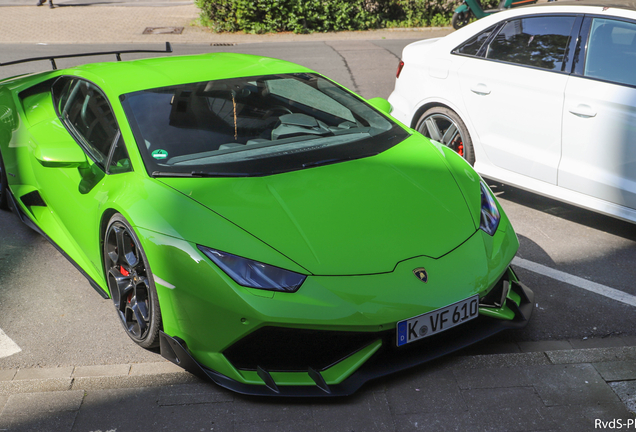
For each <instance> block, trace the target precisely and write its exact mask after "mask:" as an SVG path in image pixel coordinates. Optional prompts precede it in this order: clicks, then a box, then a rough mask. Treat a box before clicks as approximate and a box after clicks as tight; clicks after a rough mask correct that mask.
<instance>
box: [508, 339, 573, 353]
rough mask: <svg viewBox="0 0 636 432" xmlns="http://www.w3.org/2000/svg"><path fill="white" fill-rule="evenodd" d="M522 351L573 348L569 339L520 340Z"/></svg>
mask: <svg viewBox="0 0 636 432" xmlns="http://www.w3.org/2000/svg"><path fill="white" fill-rule="evenodd" d="M518 344H519V348H520V349H521V351H522V352H538V351H556V350H569V349H572V344H571V343H570V342H569V341H537V342H518Z"/></svg>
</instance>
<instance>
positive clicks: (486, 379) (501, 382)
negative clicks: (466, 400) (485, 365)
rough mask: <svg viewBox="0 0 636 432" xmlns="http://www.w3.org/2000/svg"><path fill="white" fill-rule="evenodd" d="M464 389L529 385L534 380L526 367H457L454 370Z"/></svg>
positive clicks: (459, 383) (460, 386)
mask: <svg viewBox="0 0 636 432" xmlns="http://www.w3.org/2000/svg"><path fill="white" fill-rule="evenodd" d="M453 373H454V374H455V379H456V380H457V384H458V385H459V388H460V389H462V390H470V389H478V388H500V387H528V386H531V385H532V380H530V378H529V376H528V375H527V374H526V373H525V366H524V367H509V368H490V369H479V370H476V369H456V370H454V371H453Z"/></svg>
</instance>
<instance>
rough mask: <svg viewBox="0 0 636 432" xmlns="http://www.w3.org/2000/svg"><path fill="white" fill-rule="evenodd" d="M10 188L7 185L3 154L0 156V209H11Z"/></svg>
mask: <svg viewBox="0 0 636 432" xmlns="http://www.w3.org/2000/svg"><path fill="white" fill-rule="evenodd" d="M8 193H9V186H8V185H7V172H6V171H5V169H4V161H3V160H2V154H0V209H2V210H8V209H9V198H8V196H7V195H8Z"/></svg>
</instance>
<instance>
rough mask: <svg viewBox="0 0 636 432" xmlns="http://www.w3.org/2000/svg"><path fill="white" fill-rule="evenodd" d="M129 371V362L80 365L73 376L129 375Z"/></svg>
mask: <svg viewBox="0 0 636 432" xmlns="http://www.w3.org/2000/svg"><path fill="white" fill-rule="evenodd" d="M129 372H130V365H129V364H121V365H100V366H78V367H76V368H75V370H74V371H73V378H84V377H107V376H120V375H128V373H129Z"/></svg>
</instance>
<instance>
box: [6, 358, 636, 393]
mask: <svg viewBox="0 0 636 432" xmlns="http://www.w3.org/2000/svg"><path fill="white" fill-rule="evenodd" d="M623 362H636V346H624V347H610V348H584V349H569V350H554V351H534V352H524V353H507V354H487V355H470V356H468V355H466V356H456V357H447V358H445V359H442V360H440V363H439V365H440V366H441V367H442V368H444V369H498V368H510V367H519V366H541V365H568V364H582V363H593V364H595V365H600V364H604V363H608V365H609V366H613V365H616V364H619V365H620V364H621V363H623ZM608 378H609V376H608ZM608 380H609V381H611V379H608ZM194 382H200V380H199V378H197V377H195V376H194V375H192V374H190V373H189V372H187V371H185V370H184V369H182V368H180V367H179V366H176V365H174V364H172V363H169V362H154V363H135V364H116V365H98V366H76V367H62V368H41V369H40V368H32V369H20V370H13V369H6V370H0V395H3V394H14V393H34V392H49V391H67V390H96V389H117V388H131V387H134V388H138V387H159V386H166V385H175V384H188V383H194Z"/></svg>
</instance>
